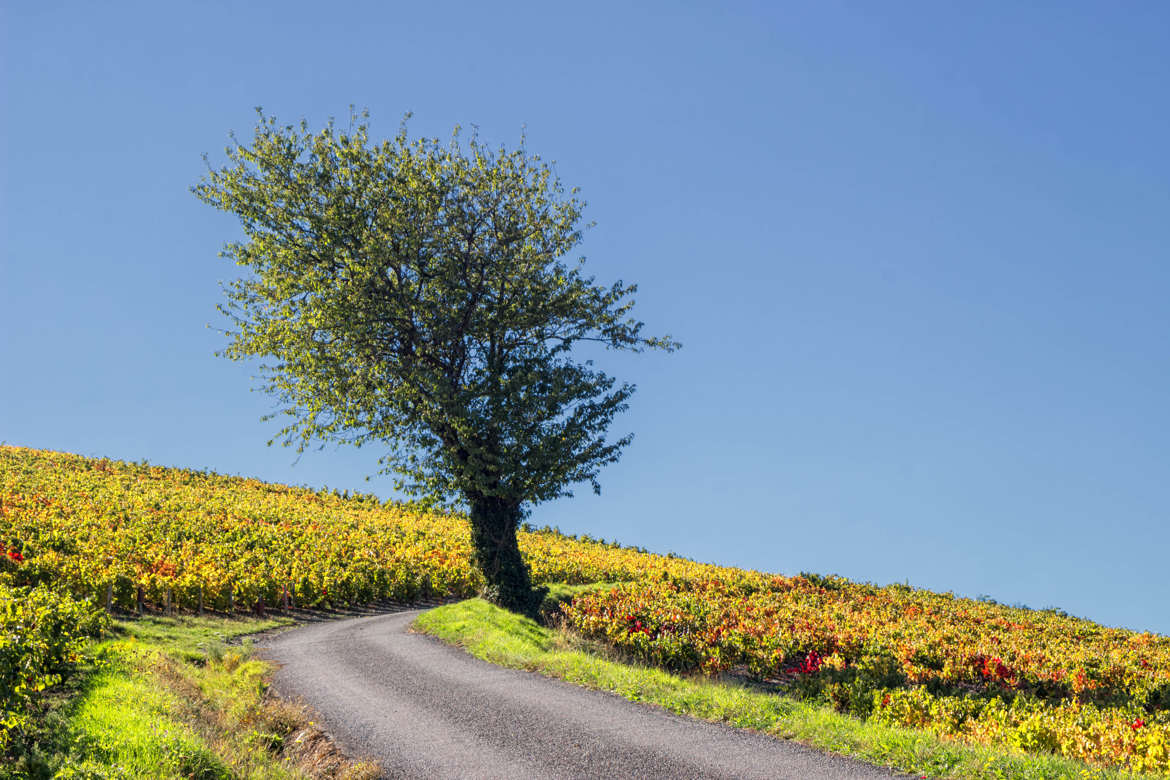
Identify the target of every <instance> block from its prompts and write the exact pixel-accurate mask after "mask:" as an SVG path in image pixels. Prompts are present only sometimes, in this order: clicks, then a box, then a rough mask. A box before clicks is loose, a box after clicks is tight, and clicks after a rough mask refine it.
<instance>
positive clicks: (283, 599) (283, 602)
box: [280, 584, 288, 612]
mask: <svg viewBox="0 0 1170 780" xmlns="http://www.w3.org/2000/svg"><path fill="white" fill-rule="evenodd" d="M280 608H281V609H282V610H284V611H285V612H288V585H287V584H286V585H285V586H284V590H282V591H281V594H280Z"/></svg>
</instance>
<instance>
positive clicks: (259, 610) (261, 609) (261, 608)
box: [256, 595, 264, 617]
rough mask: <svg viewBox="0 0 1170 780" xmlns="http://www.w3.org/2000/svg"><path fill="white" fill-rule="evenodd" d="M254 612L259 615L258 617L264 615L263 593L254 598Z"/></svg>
mask: <svg viewBox="0 0 1170 780" xmlns="http://www.w3.org/2000/svg"><path fill="white" fill-rule="evenodd" d="M256 614H257V615H259V616H260V617H264V596H263V595H261V596H260V597H259V598H257V599H256Z"/></svg>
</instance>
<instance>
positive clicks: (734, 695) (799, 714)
mask: <svg viewBox="0 0 1170 780" xmlns="http://www.w3.org/2000/svg"><path fill="white" fill-rule="evenodd" d="M554 593H555V591H554ZM561 595H562V597H563V596H564V595H565V594H561ZM554 598H555V596H554ZM414 627H415V628H416V629H417V630H419V631H422V632H425V633H428V634H431V635H433V636H435V637H437V638H439V639H442V640H444V641H446V642H449V643H451V644H456V645H458V646H460V647H462V648H463V649H465V650H466V651H467V652H469V653H471V654H472V655H474V656H476V657H477V658H481V659H483V660H485V661H489V662H491V663H494V664H498V665H500V666H508V667H512V668H515V669H525V670H529V671H535V672H540V673H542V674H545V675H548V676H551V677H559V678H561V679H563V680H567V681H569V682H572V683H576V684H578V685H583V686H587V687H590V688H596V689H599V690H603V691H610V692H612V693H616V694H618V695H619V696H623V697H625V698H626V699H629V700H630V701H638V702H645V703H649V704H654V705H657V706H660V707H663V708H664V709H667V710H669V711H671V712H675V713H678V714H680V715H689V716H693V717H697V718H702V719H704V720H709V721H718V722H724V723H728V724H730V725H732V726H737V727H741V728H750V729H754V730H757V731H762V732H765V733H768V734H772V735H774V736H776V737H780V738H783V739H793V740H797V741H799V742H802V743H804V744H806V745H809V746H811V747H814V748H817V749H819V750H825V751H829V752H832V753H838V754H841V755H844V756H849V757H851V758H856V759H859V760H862V761H866V762H869V763H872V764H877V765H880V766H888V767H893V768H895V769H897V770H900V771H903V772H908V773H912V774H915V775H919V776H926V777H931V778H952V777H954V778H978V779H980V780H982V779H983V778H987V779H988V780H990V779H991V778H997V779H998V778H1022V779H1027V780H1049V779H1050V778H1051V779H1053V780H1055V779H1056V778H1102V779H1103V780H1104V779H1105V778H1133V777H1137V776H1135V775H1131V774H1126V773H1119V772H1113V771H1109V770H1101V769H1095V768H1092V767H1089V766H1086V765H1084V764H1080V763H1077V762H1074V761H1070V760H1068V759H1065V758H1061V757H1057V756H1036V755H1024V754H1020V753H1014V752H1011V751H1010V750H1009V749H1008V748H997V747H988V746H983V745H973V744H966V743H960V742H955V741H949V740H943V739H940V738H939V737H936V736H935V735H933V734H930V733H929V732H924V731H914V730H910V729H903V728H894V727H890V726H885V725H882V724H877V723H869V722H866V721H861V720H858V719H856V718H853V717H850V716H848V715H843V714H840V713H838V712H835V711H833V710H832V709H830V708H828V707H823V706H819V705H814V704H809V703H805V702H799V701H795V700H792V699H787V698H784V697H781V696H778V695H776V694H773V693H765V692H761V691H758V690H753V689H752V688H750V687H747V686H744V685H737V684H732V683H727V682H720V681H714V680H710V679H707V678H701V677H682V676H679V675H676V674H670V673H668V672H665V671H662V670H660V669H654V668H651V667H647V666H644V665H640V664H634V663H628V662H624V661H622V660H621V659H618V658H614V657H612V656H607V653H606V652H605V650H604V648H601V647H597V646H594V645H590V644H588V643H584V642H582V641H581V640H578V639H576V638H574V637H573V636H572V635H570V634H568V633H566V632H562V631H557V630H554V629H550V628H547V627H545V626H542V625H540V624H538V623H536V622H535V621H532V620H529V619H527V618H524V617H520V616H519V615H515V614H513V613H511V612H507V611H505V610H502V609H499V608H498V607H495V606H493V605H491V604H488V603H487V602H485V601H482V600H480V599H471V600H469V601H463V602H459V603H456V604H448V605H445V606H442V607H438V608H436V609H433V610H430V611H429V612H424V613H423V614H422V615H420V616H419V617H418V619H417V620H416V621H415V623H414Z"/></svg>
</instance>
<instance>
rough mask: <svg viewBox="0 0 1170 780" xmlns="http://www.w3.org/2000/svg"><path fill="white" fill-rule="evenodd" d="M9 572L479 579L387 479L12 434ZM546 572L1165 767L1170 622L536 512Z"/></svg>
mask: <svg viewBox="0 0 1170 780" xmlns="http://www.w3.org/2000/svg"><path fill="white" fill-rule="evenodd" d="M0 544H2V545H3V546H4V547H5V553H6V555H5V556H3V562H2V563H0V566H2V567H3V568H2V569H0V571H2V573H0V578H2V579H0V584H4V583H6V584H7V585H9V586H28V585H33V584H38V583H40V584H46V585H49V586H50V587H52V588H53V589H55V590H58V591H64V592H68V593H70V594H72V595H73V596H75V597H79V598H90V599H92V600H93V601H95V602H96V603H98V604H104V603H105V601H106V599H107V598H108V599H109V600H110V602H111V604H110V605H111V607H112V608H113V609H115V610H121V611H123V612H134V611H137V610H139V609H140V608H143V609H146V610H162V609H177V610H185V611H197V610H199V609H201V608H202V609H206V610H216V611H220V612H224V611H235V612H247V611H260V612H263V611H265V610H268V609H273V608H280V607H283V606H285V605H286V604H287V605H296V606H298V607H302V608H303V607H321V608H325V607H331V606H338V605H343V604H356V603H366V602H370V601H374V600H378V599H399V600H411V599H414V598H417V597H420V596H452V597H465V596H471V595H473V594H474V593H475V592H476V591H477V589H478V587H479V581H478V579H477V576H476V574H475V572H474V571H473V569H472V568H471V566H470V542H469V537H468V531H467V527H466V523H465V522H464V521H463V520H462V519H460V518H458V517H454V516H450V515H443V514H436V513H427V512H422V511H419V510H415V509H409V508H405V507H402V506H398V505H395V504H389V503H384V502H381V501H380V500H378V499H377V498H376V497H373V496H363V495H358V496H343V495H337V494H336V493H328V492H322V491H313V490H309V489H304V488H292V487H287V486H283V485H275V484H267V483H263V482H259V481H257V480H252V479H244V478H238V477H225V476H221V475H217V474H214V473H210V472H202V471H191V470H185V469H170V468H162V467H158V466H150V465H146V464H134V463H123V462H116V461H110V460H106V459H90V458H84V457H80V456H77V455H70V454H66V453H57V452H48V451H41V450H32V449H25V448H17V447H0ZM520 544H521V548H522V550H523V552H524V554H525V556H526V558H527V560H528V563H529V565H530V567H531V568H532V571H533V577H534V579H535V580H536V581H550V582H565V583H591V582H619V583H623V584H621V585H619V586H618V587H615V588H612V589H605V590H602V591H598V592H595V593H586V594H583V595H580V596H578V597H577V598H576V599H575V600H574V601H573V602H572V603H571V604H568V605H567V606H566V607H565V608H564V611H563V616H562V620H563V621H564V625H565V626H566V627H567V628H568V629H569V630H570V631H572V632H574V633H575V634H576V635H577V636H579V637H582V638H585V639H589V640H593V641H598V642H602V643H605V644H607V645H609V646H610V647H611V648H613V649H614V650H615V651H616V652H618V653H620V654H622V655H623V656H625V657H630V658H635V659H638V660H641V661H644V662H646V663H649V664H652V665H655V666H661V667H664V668H666V669H672V670H678V671H682V672H696V673H703V674H706V675H711V676H719V675H722V676H727V675H733V676H735V677H737V678H742V679H748V680H752V681H754V682H755V683H756V684H759V685H764V686H767V687H768V688H769V689H770V690H773V691H775V692H777V693H779V694H783V695H786V696H790V697H796V698H800V699H804V700H809V701H818V702H823V703H825V704H827V705H829V706H831V707H833V708H834V709H837V710H839V711H841V712H845V713H849V714H851V715H853V716H855V717H858V718H861V719H867V720H873V721H876V722H881V723H887V724H892V725H898V726H910V727H914V728H921V729H924V730H927V731H930V732H932V733H934V734H936V735H940V736H944V737H946V738H950V739H958V740H966V741H974V742H983V743H989V744H1004V745H1011V746H1013V749H1015V750H1018V751H1022V752H1034V753H1057V754H1060V755H1064V756H1067V757H1070V758H1076V759H1078V760H1081V761H1085V762H1086V763H1088V764H1090V765H1094V766H1101V767H1109V766H1112V767H1128V768H1131V769H1135V770H1143V771H1156V772H1167V771H1170V638H1167V637H1162V636H1157V635H1154V634H1150V633H1139V632H1133V631H1125V630H1121V629H1111V628H1106V627H1103V626H1100V625H1097V624H1095V623H1092V622H1090V621H1086V620H1081V619H1077V618H1072V617H1069V616H1066V615H1064V614H1062V613H1059V612H1057V611H1053V610H1048V611H1037V610H1028V609H1022V608H1012V607H1006V606H1003V605H998V604H993V603H986V602H980V601H973V600H970V599H961V598H956V597H954V596H953V595H951V594H945V593H944V594H939V593H932V592H929V591H923V590H916V589H912V588H908V587H904V586H889V587H884V588H882V587H876V586H873V585H868V584H859V583H853V582H849V581H847V580H844V579H841V578H836V577H818V576H815V575H807V576H795V577H787V576H781V575H776V574H768V573H762V572H755V571H747V570H741V569H736V568H730V567H719V566H712V565H706V564H699V563H695V562H692V561H687V560H683V559H679V558H676V557H673V556H661V555H654V554H650V553H646V552H641V551H638V550H633V549H628V548H620V547H617V546H613V545H607V544H603V543H598V542H593V541H587V540H586V541H582V540H577V539H573V538H569V537H566V536H563V535H561V534H558V533H554V532H551V531H543V532H541V531H526V532H524V533H522V534H521V541H520Z"/></svg>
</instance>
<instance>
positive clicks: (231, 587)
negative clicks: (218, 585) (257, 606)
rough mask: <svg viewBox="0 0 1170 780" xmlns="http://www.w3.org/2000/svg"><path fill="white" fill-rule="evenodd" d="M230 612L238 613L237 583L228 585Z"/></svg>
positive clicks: (230, 613)
mask: <svg viewBox="0 0 1170 780" xmlns="http://www.w3.org/2000/svg"><path fill="white" fill-rule="evenodd" d="M228 614H229V615H234V614H236V583H234V582H233V583H231V584H230V585H228Z"/></svg>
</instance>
